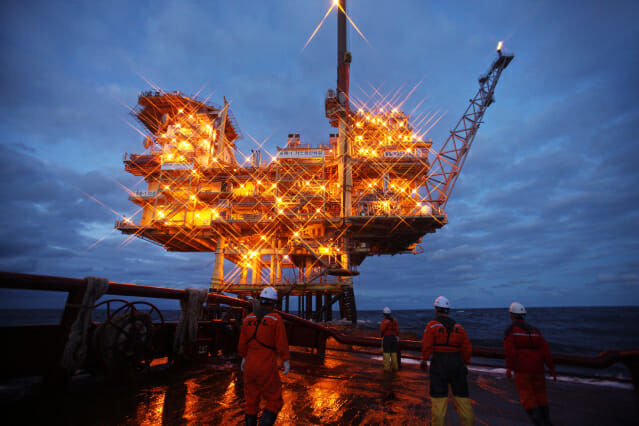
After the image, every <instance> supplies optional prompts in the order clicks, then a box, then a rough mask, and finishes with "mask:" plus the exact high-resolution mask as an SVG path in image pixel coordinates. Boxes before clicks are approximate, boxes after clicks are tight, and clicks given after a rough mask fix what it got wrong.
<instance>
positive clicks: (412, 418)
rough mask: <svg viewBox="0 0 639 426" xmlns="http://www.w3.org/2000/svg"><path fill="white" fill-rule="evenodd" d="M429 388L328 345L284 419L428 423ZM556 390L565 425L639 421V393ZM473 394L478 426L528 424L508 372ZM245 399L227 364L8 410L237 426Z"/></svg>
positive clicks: (573, 387) (413, 374)
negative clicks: (638, 404) (638, 398)
mask: <svg viewBox="0 0 639 426" xmlns="http://www.w3.org/2000/svg"><path fill="white" fill-rule="evenodd" d="M428 385H429V383H428V379H427V377H426V376H425V375H424V373H422V372H421V370H419V368H418V367H417V365H415V364H411V365H405V366H404V368H403V369H401V370H400V371H399V372H398V373H396V374H384V373H383V371H382V365H381V362H379V361H377V360H373V359H370V358H367V357H364V356H362V355H357V354H352V353H345V352H336V351H329V352H328V354H327V358H326V359H325V362H324V363H323V364H322V363H318V362H317V361H315V360H313V359H312V358H311V357H308V356H306V355H304V354H294V355H293V360H292V370H291V373H290V374H289V375H288V376H285V377H283V395H284V401H285V403H284V407H283V409H282V411H281V413H280V415H279V417H278V422H277V424H280V425H284V424H305V425H306V424H328V425H351V424H387V425H395V424H401V425H423V424H427V423H428V420H427V419H428V417H429V415H430V401H429V400H428V397H427V395H428ZM548 390H549V396H550V400H551V407H550V408H551V415H552V417H553V420H554V421H555V423H556V424H586V425H587V424H636V423H634V422H635V421H636V416H637V408H636V405H635V397H636V396H635V395H634V393H633V392H632V391H628V390H623V389H613V388H605V387H596V386H587V385H577V384H567V383H549V389H548ZM470 392H471V398H472V400H473V408H474V410H475V415H476V420H477V424H479V425H518V424H521V425H527V424H529V422H528V418H527V416H526V414H525V413H524V411H523V410H522V409H521V407H520V405H519V398H518V396H517V394H516V392H515V389H514V385H513V384H512V383H511V382H508V381H507V380H505V379H504V378H503V377H501V376H496V375H492V374H484V373H471V377H470ZM243 402H244V398H243V395H242V378H241V373H240V371H239V369H238V368H237V365H233V364H230V363H227V364H224V365H209V366H207V367H204V368H202V369H199V370H197V371H182V372H171V371H168V370H167V371H164V372H159V374H158V372H156V374H151V375H149V376H148V377H143V378H138V379H137V382H132V383H128V384H126V385H106V384H104V383H96V382H95V381H94V380H92V379H86V380H85V381H84V382H83V383H74V386H73V387H72V388H71V390H70V392H69V393H66V394H65V393H63V392H57V393H55V394H54V395H46V396H43V395H40V396H37V395H32V396H30V397H27V398H23V399H22V400H20V401H18V402H16V401H15V400H14V402H12V403H7V402H3V403H2V405H0V407H2V408H3V412H5V413H7V414H5V415H3V416H2V420H3V423H5V424H24V423H51V419H52V414H53V415H54V418H55V420H56V421H55V422H54V423H62V424H78V425H80V424H81V425H87V424H131V425H133V424H135V425H138V424H140V425H158V424H165V425H174V424H187V425H196V424H198V425H199V424H216V425H217V424H219V425H237V424H242V422H243V420H244V413H243ZM5 408H6V410H5ZM454 411H455V410H454V408H453V404H452V403H451V404H450V405H449V413H450V414H449V424H451V425H457V424H459V421H458V419H457V415H456V413H455V412H454ZM12 417H13V418H15V419H17V421H14V420H13V419H12ZM8 419H12V421H11V422H9V423H6V420H8Z"/></svg>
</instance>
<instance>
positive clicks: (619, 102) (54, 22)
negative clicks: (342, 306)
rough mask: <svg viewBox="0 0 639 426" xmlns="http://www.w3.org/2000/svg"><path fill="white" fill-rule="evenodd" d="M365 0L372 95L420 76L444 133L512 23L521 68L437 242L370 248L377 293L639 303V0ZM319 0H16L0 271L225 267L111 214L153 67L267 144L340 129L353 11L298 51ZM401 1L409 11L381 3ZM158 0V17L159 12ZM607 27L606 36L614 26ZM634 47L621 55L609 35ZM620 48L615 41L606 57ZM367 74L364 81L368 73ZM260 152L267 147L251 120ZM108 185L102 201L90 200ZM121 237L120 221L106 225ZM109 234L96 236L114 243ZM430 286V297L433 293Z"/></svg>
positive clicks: (9, 18) (9, 12) (118, 274)
mask: <svg viewBox="0 0 639 426" xmlns="http://www.w3.org/2000/svg"><path fill="white" fill-rule="evenodd" d="M365 3H366V5H365V6H364V2H359V1H353V2H352V3H349V7H350V13H351V17H352V18H353V19H354V20H355V22H357V24H358V26H359V27H360V28H361V29H362V31H363V32H364V33H365V34H366V37H367V38H368V39H369V40H370V43H371V45H372V47H371V46H368V45H367V44H366V43H365V42H364V41H362V40H361V39H360V38H359V36H357V35H356V34H355V33H354V32H352V31H351V33H350V37H349V46H350V47H349V49H350V50H351V51H352V53H353V63H352V67H351V87H352V93H353V95H355V96H360V97H361V96H364V94H363V93H362V90H363V91H365V92H371V91H372V90H373V89H372V88H375V89H377V90H380V92H381V93H382V94H383V95H386V94H388V93H393V92H394V91H396V90H398V89H400V88H401V91H403V93H407V91H406V88H408V87H412V86H413V85H415V84H416V83H417V82H419V81H421V80H422V79H423V82H422V84H421V85H420V86H419V88H418V89H417V90H416V91H415V93H414V95H413V96H412V98H411V99H410V100H409V101H408V102H407V103H406V108H405V109H406V110H407V111H410V110H411V109H412V108H413V107H414V106H415V105H417V104H418V103H419V102H420V101H421V100H422V99H425V102H424V103H423V104H422V106H421V107H420V109H419V110H418V113H425V112H428V111H433V112H434V111H438V110H439V111H441V112H447V113H446V115H445V117H444V118H443V119H442V120H441V121H440V123H439V124H438V125H437V126H435V127H434V128H433V129H432V130H431V132H430V136H432V137H433V138H434V141H435V143H434V148H438V147H439V146H440V145H441V143H442V142H443V141H444V140H445V138H446V137H447V134H448V131H449V129H450V128H452V127H453V126H454V125H455V124H456V122H457V120H458V119H459V117H460V115H461V113H462V112H463V110H464V108H465V107H466V105H467V100H468V98H469V97H471V96H472V95H473V94H474V92H475V90H477V83H476V78H477V76H478V74H479V73H481V72H482V71H484V70H485V69H484V67H485V66H487V65H488V64H489V63H490V61H491V60H492V59H493V55H494V51H493V49H494V47H495V45H496V42H497V41H498V40H500V39H505V46H506V49H508V50H512V51H514V52H515V54H516V57H515V60H514V61H513V63H512V64H511V65H510V66H509V68H508V69H507V70H506V71H504V73H503V75H502V77H501V80H500V82H499V85H498V87H497V89H496V93H495V98H496V102H495V103H494V104H493V105H491V107H490V109H489V110H488V111H487V112H486V115H485V116H484V118H483V123H482V125H481V128H480V130H479V133H478V134H477V137H476V139H475V141H474V143H473V147H472V149H471V151H470V154H469V156H468V158H467V160H468V161H467V162H466V163H465V165H464V169H463V171H462V173H461V175H460V177H459V180H458V182H457V185H456V187H455V189H454V191H453V193H452V198H451V200H450V202H449V203H448V205H447V213H448V217H449V224H448V225H446V227H444V228H443V229H442V230H440V231H438V232H437V233H436V234H432V235H428V236H426V237H425V238H424V240H423V241H422V246H423V247H424V249H425V253H424V254H422V255H419V256H412V255H403V256H393V257H373V258H369V259H367V260H366V261H365V262H364V264H363V265H362V266H361V268H360V272H361V276H360V277H359V278H357V279H356V281H355V283H356V284H355V285H356V291H357V294H358V298H360V299H358V300H359V302H360V306H361V307H363V308H366V307H370V308H378V307H380V306H381V305H380V302H378V300H392V301H393V303H394V304H396V305H397V306H398V307H399V306H404V307H419V306H421V303H422V300H421V299H420V298H421V297H425V298H428V299H429V300H430V298H434V297H436V296H437V295H439V294H449V295H451V298H454V299H455V300H456V301H457V302H456V304H459V303H463V304H465V305H466V306H501V305H504V306H506V305H507V304H508V303H510V302H511V301H512V299H513V298H517V299H518V300H526V301H527V303H528V304H530V303H532V304H535V305H561V304H565V301H566V300H567V296H570V300H571V302H572V303H573V304H602V303H603V304H628V303H632V304H638V303H639V299H638V295H637V292H636V288H637V279H636V276H637V275H639V262H637V260H636V259H637V258H639V213H637V212H638V211H639V187H638V186H637V182H639V168H637V167H636V159H637V158H639V143H637V142H638V141H637V134H639V132H638V130H639V104H638V103H637V100H636V93H637V92H638V90H637V89H639V87H638V86H639V83H638V81H637V79H636V75H638V74H639V44H637V43H632V42H631V41H633V40H639V27H637V26H636V25H634V21H633V16H634V15H636V12H637V11H638V8H639V6H638V5H637V4H636V2H624V1H622V2H615V3H614V4H607V3H606V4H604V3H601V2H596V1H588V2H586V3H584V4H583V7H580V8H579V9H578V10H576V9H575V8H574V7H573V6H572V5H570V4H568V3H566V4H556V3H552V4H551V3H549V2H541V3H536V4H534V5H533V4H531V5H528V4H522V3H517V2H508V1H505V0H491V1H489V2H487V3H486V2H484V3H482V4H481V5H479V4H478V5H468V6H467V7H464V8H460V7H459V6H458V5H456V4H454V3H450V4H449V3H447V4H442V5H438V6H437V7H436V8H434V7H432V6H431V5H429V4H428V3H427V2H423V1H417V0H414V1H406V2H401V3H398V4H395V3H392V2H387V1H381V0H379V1H378V0H370V1H368V0H367V2H365ZM326 7H327V5H326V4H323V3H322V2H317V3H314V2H296V1H288V2H277V4H271V3H266V2H254V1H248V0H237V1H234V2H223V3H211V2H200V1H188V2H183V1H180V2H178V1H165V2H161V3H160V4H155V3H154V4H146V3H131V2H124V1H115V2H108V3H104V4H99V5H95V4H92V5H87V4H85V3H83V2H70V3H68V2H67V3H64V4H61V3H52V2H39V3H38V4H37V5H34V4H33V3H29V4H26V3H16V2H14V3H11V4H7V5H6V7H4V8H3V12H4V13H3V25H2V26H0V36H1V37H2V40H3V42H4V45H3V46H4V48H5V55H3V57H2V58H0V64H1V65H2V67H3V73H2V75H1V76H0V89H1V90H2V93H3V97H2V99H0V117H1V118H0V130H2V132H3V135H4V136H3V138H4V139H3V141H4V143H3V144H1V145H0V201H1V202H2V206H3V215H2V216H1V217H0V225H2V228H1V229H0V269H3V270H12V271H20V272H33V273H43V274H53V275H55V274H59V275H68V276H74V277H81V276H83V275H84V274H89V273H91V274H98V275H100V274H103V275H105V276H107V277H109V278H112V279H115V280H118V281H122V282H140V283H149V284H162V285H167V286H175V287H184V286H193V285H200V286H204V285H207V284H208V280H209V278H210V273H211V268H212V265H211V261H212V258H213V255H212V254H208V253H189V254H183V253H167V252H165V251H164V250H163V249H162V248H160V247H157V246H155V245H152V244H149V243H147V242H144V241H141V240H133V241H128V240H127V239H126V237H124V236H122V235H120V234H119V233H117V232H114V231H112V227H113V222H114V220H115V219H116V218H117V217H118V216H117V214H116V213H114V212H112V211H111V210H113V211H115V212H117V213H119V214H125V215H131V214H132V213H133V212H134V211H135V209H136V207H135V205H133V204H132V203H131V202H129V201H128V199H127V194H126V192H125V191H124V190H122V189H121V188H120V187H119V186H118V184H117V183H116V182H119V183H121V184H123V185H125V186H126V187H129V188H132V189H135V188H142V187H143V182H139V181H138V179H137V178H134V177H132V176H129V175H127V174H126V173H125V172H124V171H123V170H122V167H121V159H122V155H123V153H124V152H131V151H141V150H142V147H141V143H140V141H141V135H140V134H139V133H137V132H136V131H135V130H133V129H132V128H131V127H130V126H129V124H132V122H133V119H132V118H131V117H130V115H129V110H128V107H130V106H134V105H135V103H136V102H137V93H138V92H139V91H142V90H146V89H148V88H149V84H148V83H147V82H146V81H145V79H146V80H148V81H150V82H152V83H156V84H159V85H160V86H161V87H162V88H164V89H167V90H173V89H180V90H182V91H183V92H184V93H192V94H195V93H199V94H200V95H201V96H202V97H205V98H206V97H207V96H209V95H210V94H213V95H212V97H211V101H213V102H217V103H220V102H221V100H222V96H226V97H227V98H228V99H229V100H230V101H231V107H232V109H233V112H234V114H235V116H236V117H237V119H238V121H239V123H240V125H241V128H242V131H243V132H244V133H245V134H250V135H252V136H254V137H255V138H256V139H257V140H258V141H263V140H266V139H267V138H270V139H268V141H267V142H266V143H265V149H266V150H268V151H270V152H273V151H274V150H275V146H277V145H280V146H282V145H283V144H284V143H285V139H286V134H287V133H289V132H291V131H293V130H294V131H296V132H299V133H301V134H302V139H303V140H304V141H308V142H309V143H312V144H318V143H325V142H327V134H328V133H331V132H333V131H334V129H332V128H330V127H329V126H328V124H327V123H326V121H325V119H324V111H323V100H324V99H323V97H324V94H325V91H326V89H327V88H329V87H333V86H334V84H335V38H334V37H335V20H334V19H333V18H334V17H331V18H330V19H329V20H327V23H326V26H325V27H324V28H322V29H321V30H320V32H319V33H318V35H317V37H316V39H314V40H313V42H312V43H311V44H310V45H309V46H308V48H307V49H306V50H305V51H304V52H302V53H300V49H301V47H302V46H303V43H304V41H305V40H306V38H307V37H308V36H309V34H310V32H311V31H312V29H313V28H314V27H315V25H317V23H318V21H319V19H320V18H321V16H322V15H323V12H324V10H325V8H326ZM380 16H392V17H393V19H381V20H380ZM141 17H142V18H141ZM601 34H605V36H603V37H602V36H601ZM619 46H623V54H613V53H611V52H615V51H617V50H618V47H619ZM611 55H614V58H615V60H614V61H613V60H610V58H611ZM360 87H361V90H360ZM239 148H240V150H241V151H243V152H248V150H249V149H253V148H255V144H254V143H253V142H252V141H251V140H250V138H245V139H244V140H242V141H240V142H239ZM88 195H89V196H91V197H94V198H95V199H97V200H98V201H100V202H101V203H102V204H104V206H106V207H103V206H101V205H100V204H98V203H97V202H95V201H93V200H92V199H91V198H90V197H88ZM102 238H103V239H102ZM100 239H102V240H101V241H100V242H99V243H98V244H97V245H95V246H93V244H94V243H96V241H98V240H100ZM415 295H418V296H419V297H415Z"/></svg>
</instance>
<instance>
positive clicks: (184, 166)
mask: <svg viewBox="0 0 639 426" xmlns="http://www.w3.org/2000/svg"><path fill="white" fill-rule="evenodd" d="M192 168H193V163H164V164H162V170H190V169H192Z"/></svg>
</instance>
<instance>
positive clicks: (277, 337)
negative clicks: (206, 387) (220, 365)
mask: <svg viewBox="0 0 639 426" xmlns="http://www.w3.org/2000/svg"><path fill="white" fill-rule="evenodd" d="M277 299H278V297H277V291H276V290H275V289H274V288H273V287H266V288H265V289H264V290H262V293H261V294H260V303H259V305H256V307H257V306H259V307H260V309H259V312H254V313H251V314H249V315H247V316H246V317H245V318H244V321H242V331H241V332H240V341H239V343H238V347H237V352H238V354H239V355H240V356H241V357H242V364H241V369H242V372H243V375H244V400H245V403H246V404H245V409H244V411H245V413H246V424H247V425H249V426H251V425H257V414H258V413H259V411H260V401H261V400H264V401H265V407H264V410H263V412H262V416H261V417H260V425H272V424H273V423H275V419H276V418H277V413H278V412H279V411H280V410H281V408H282V405H283V404H284V401H283V399H282V383H281V381H280V374H279V371H278V367H277V357H278V356H279V357H280V358H281V359H282V361H283V364H284V373H283V374H288V372H289V370H290V362H289V358H290V354H289V350H288V341H287V338H286V329H285V327H284V322H283V320H282V318H281V317H280V316H279V315H278V314H277V313H274V312H273V307H274V305H275V303H276V302H277ZM262 311H263V312H262Z"/></svg>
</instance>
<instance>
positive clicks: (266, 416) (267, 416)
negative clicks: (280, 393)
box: [260, 410, 277, 426]
mask: <svg viewBox="0 0 639 426" xmlns="http://www.w3.org/2000/svg"><path fill="white" fill-rule="evenodd" d="M275 419H277V414H275V413H274V412H272V411H269V410H264V411H262V415H261V416H260V426H273V424H274V423H275Z"/></svg>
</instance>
